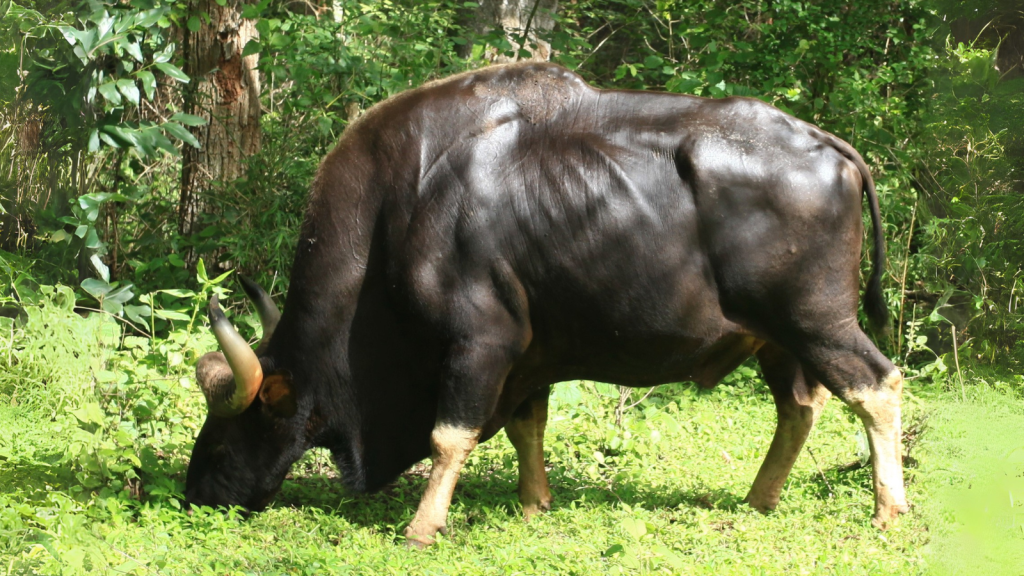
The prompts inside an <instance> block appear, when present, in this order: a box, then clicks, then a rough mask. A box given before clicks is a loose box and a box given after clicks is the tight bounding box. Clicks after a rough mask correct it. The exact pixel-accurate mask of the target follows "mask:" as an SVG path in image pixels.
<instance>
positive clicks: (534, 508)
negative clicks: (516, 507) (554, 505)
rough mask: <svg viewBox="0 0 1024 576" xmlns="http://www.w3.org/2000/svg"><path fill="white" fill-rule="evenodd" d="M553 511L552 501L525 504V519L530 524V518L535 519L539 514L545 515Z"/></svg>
mask: <svg viewBox="0 0 1024 576" xmlns="http://www.w3.org/2000/svg"><path fill="white" fill-rule="evenodd" d="M550 510H551V500H545V501H542V502H534V503H531V504H523V517H524V519H525V520H526V521H527V522H529V521H530V518H533V517H534V516H536V515H537V514H543V513H544V512H548V511H550Z"/></svg>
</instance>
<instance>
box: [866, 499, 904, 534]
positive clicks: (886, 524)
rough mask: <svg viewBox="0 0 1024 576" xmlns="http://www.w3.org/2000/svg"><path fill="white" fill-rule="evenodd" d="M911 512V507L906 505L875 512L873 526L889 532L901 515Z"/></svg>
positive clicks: (895, 505)
mask: <svg viewBox="0 0 1024 576" xmlns="http://www.w3.org/2000/svg"><path fill="white" fill-rule="evenodd" d="M909 511H910V506H908V505H906V504H893V505H891V506H886V507H884V508H881V509H879V510H878V511H876V512H875V517H874V518H872V519H871V525H872V526H874V527H875V528H878V529H879V530H888V529H889V528H892V527H893V526H895V525H896V521H897V519H899V516H900V514H906V513H907V512H909Z"/></svg>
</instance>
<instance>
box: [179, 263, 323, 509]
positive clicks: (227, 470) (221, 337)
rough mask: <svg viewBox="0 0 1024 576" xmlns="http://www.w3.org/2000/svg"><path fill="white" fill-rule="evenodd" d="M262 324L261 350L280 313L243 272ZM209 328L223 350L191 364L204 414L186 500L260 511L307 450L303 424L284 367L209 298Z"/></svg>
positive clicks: (193, 502)
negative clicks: (248, 338)
mask: <svg viewBox="0 0 1024 576" xmlns="http://www.w3.org/2000/svg"><path fill="white" fill-rule="evenodd" d="M242 285H243V287H244V288H245V291H246V293H247V294H248V295H249V297H250V298H251V299H252V300H253V302H254V304H255V305H256V308H257V311H258V312H259V315H260V321H261V323H262V324H263V341H262V342H261V343H260V346H259V347H258V349H257V352H262V351H263V350H265V349H266V347H267V346H266V344H267V342H269V340H270V336H271V334H272V333H273V331H274V328H275V327H276V325H277V321H278V320H279V319H280V316H281V314H280V312H278V310H277V308H276V307H275V306H274V304H273V302H272V301H271V299H270V297H269V296H268V295H267V293H266V292H264V291H263V289H262V288H260V287H259V286H257V285H256V284H254V283H252V282H251V281H249V280H248V279H245V278H242ZM209 315H210V327H211V329H212V330H213V333H214V335H215V336H216V337H217V342H218V343H219V344H220V348H221V350H222V351H223V352H210V353H208V354H206V355H204V356H203V357H202V358H200V359H199V362H198V364H197V365H196V380H197V381H198V382H199V386H200V388H201V389H202V391H203V395H205V396H206V403H207V405H208V407H209V414H208V415H207V417H206V422H205V423H204V424H203V428H202V430H200V432H199V436H198V437H197V438H196V444H195V448H194V449H193V450H192V458H191V460H190V462H189V466H188V477H187V479H186V481H185V500H186V504H197V505H207V506H231V505H237V506H242V507H244V508H247V509H249V510H261V509H263V508H264V507H266V505H267V503H268V502H269V501H270V499H271V498H272V497H273V496H274V494H275V493H276V492H277V490H278V488H280V486H281V482H282V481H283V480H284V476H285V474H286V473H287V472H288V468H289V466H290V465H291V463H292V462H294V461H295V460H296V459H297V458H298V457H299V456H301V454H302V452H303V451H304V450H305V448H306V446H305V438H304V434H303V433H304V426H303V424H302V423H301V422H298V417H297V416H296V411H297V404H296V398H295V394H294V390H293V387H292V383H291V379H290V376H289V374H288V372H287V371H285V370H281V369H278V368H276V367H275V366H274V362H273V360H272V359H271V358H270V357H268V356H265V355H264V356H262V357H261V356H258V355H257V352H253V350H252V349H251V348H250V347H249V344H248V343H247V342H246V341H245V340H244V339H243V338H242V337H241V336H240V335H239V334H238V332H236V331H235V329H234V327H233V326H232V325H231V323H230V322H228V320H227V318H225V316H224V313H223V311H221V309H220V306H219V305H218V303H217V297H216V296H214V297H213V298H212V299H211V300H210V306H209Z"/></svg>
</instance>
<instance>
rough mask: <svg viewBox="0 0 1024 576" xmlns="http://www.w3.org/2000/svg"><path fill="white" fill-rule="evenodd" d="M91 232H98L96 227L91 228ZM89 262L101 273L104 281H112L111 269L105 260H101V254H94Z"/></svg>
mask: <svg viewBox="0 0 1024 576" xmlns="http://www.w3.org/2000/svg"><path fill="white" fill-rule="evenodd" d="M89 232H91V233H92V234H95V233H96V231H95V229H90V230H89ZM89 263H90V264H92V269H93V270H95V271H96V273H97V274H99V275H100V278H102V279H103V281H104V282H110V269H109V268H107V265H106V264H104V263H103V260H100V255H99V254H93V255H92V256H90V257H89Z"/></svg>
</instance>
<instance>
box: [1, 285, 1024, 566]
mask: <svg viewBox="0 0 1024 576" xmlns="http://www.w3.org/2000/svg"><path fill="white" fill-rule="evenodd" d="M52 300H53V299H52V298H51V299H50V301H48V302H49V303H43V304H40V305H38V306H37V308H38V309H37V310H33V311H32V314H31V315H30V316H31V319H30V321H29V323H28V324H27V325H25V326H22V327H19V328H17V329H15V330H11V331H9V334H11V335H12V336H11V339H10V341H9V345H8V348H9V349H8V350H0V357H5V358H6V357H9V358H10V360H9V361H6V362H7V363H6V364H5V365H4V366H3V368H4V369H5V370H6V371H7V372H5V375H4V377H2V378H0V382H2V386H3V388H0V574H5V575H6V574H11V575H13V574H36V573H38V574H83V573H90V574H93V573H111V574H114V573H118V574H189V573H203V574H207V573H209V574H306V573H308V574H324V573H337V574H374V575H376V574H541V573H557V574H594V573H600V574H648V573H658V574H873V575H874V574H901V575H902V574H923V573H926V572H928V571H932V572H934V573H939V574H974V573H978V574H980V573H986V574H987V573H998V572H997V571H995V570H996V568H997V567H999V566H1006V565H1007V564H1006V562H1017V564H1016V565H1017V566H1020V565H1021V564H1020V563H1019V561H1020V559H1021V558H1024V556H1022V555H1021V551H1022V550H1024V529H1022V528H1021V527H1020V526H1021V523H1022V522H1024V515H1021V516H1019V517H1018V515H1016V514H1015V511H1016V510H1017V509H1019V508H1020V506H1021V503H1022V502H1024V485H1021V482H1022V480H1021V476H1020V474H1021V471H1022V470H1024V449H1022V443H1024V442H1022V440H1024V435H1022V434H1020V432H1021V431H1022V430H1024V413H1022V411H1021V410H1020V409H1019V408H1017V407H1016V406H1017V405H1019V401H1018V400H1017V399H1016V398H1015V397H1013V396H1010V395H1007V394H1004V393H1000V392H995V391H992V390H991V387H990V386H986V385H983V384H981V383H979V382H975V381H972V382H971V383H970V384H969V389H970V390H971V394H970V395H969V398H968V399H967V401H966V402H962V401H960V400H959V399H957V397H956V396H953V395H950V394H949V393H945V392H941V391H938V390H936V389H932V388H927V389H921V388H917V387H915V385H914V384H913V383H911V384H910V385H908V390H907V395H906V400H905V418H904V422H905V429H906V430H905V431H906V433H907V445H908V449H909V451H910V458H908V460H907V478H908V483H909V484H908V488H909V497H910V499H911V502H912V503H913V504H914V505H915V506H914V509H913V510H912V511H911V513H910V514H908V515H907V516H905V517H904V518H903V520H902V521H901V522H900V523H899V524H898V525H897V526H896V527H895V528H893V529H891V530H889V531H887V532H879V531H878V530H875V529H874V528H872V527H871V525H870V522H869V521H870V516H871V513H872V502H873V496H872V493H871V474H870V468H869V467H865V466H863V465H862V460H863V458H862V456H863V454H862V452H863V446H862V439H861V438H862V434H861V430H862V427H861V425H860V423H859V422H858V421H856V420H855V418H854V417H853V416H852V414H851V413H850V411H849V410H847V409H846V408H845V407H844V406H842V405H841V403H839V402H837V401H832V402H830V403H829V405H828V406H827V407H826V409H825V412H824V414H823V415H822V417H821V420H820V423H819V424H818V426H817V427H816V428H815V429H814V431H813V432H812V434H811V437H810V439H809V441H808V444H807V446H808V448H809V450H805V451H804V453H803V454H802V455H801V457H800V459H799V460H798V462H797V465H796V468H795V469H794V471H793V474H792V476H791V477H790V480H789V482H788V483H787V484H786V488H785V492H784V494H783V499H782V503H781V504H780V506H779V508H778V510H776V511H775V512H773V513H771V514H767V515H763V514H760V513H758V512H755V511H753V510H751V509H750V508H749V507H747V506H746V505H744V504H743V503H742V498H743V497H744V496H745V495H746V491H747V489H748V488H749V485H750V483H751V482H752V481H753V478H754V475H755V473H756V471H757V468H758V466H759V465H760V462H761V459H762V458H763V456H764V453H765V452H766V450H767V448H768V445H769V442H770V439H771V435H772V432H773V430H774V422H775V412H774V407H773V405H772V402H771V398H770V395H769V394H768V391H767V388H766V387H765V386H764V385H763V383H761V382H760V380H759V378H758V377H757V375H756V372H755V371H754V370H753V369H751V368H749V367H742V368H741V369H740V370H739V371H737V372H736V373H735V374H734V375H733V376H731V377H730V378H728V379H727V381H726V382H725V383H724V384H723V385H722V386H720V387H718V388H716V389H715V390H712V391H702V390H699V389H698V388H696V387H694V386H690V385H667V386H663V387H660V388H658V389H656V390H655V391H654V392H653V393H652V394H650V395H649V396H647V397H646V398H645V399H643V400H642V401H639V402H638V403H637V404H636V405H635V406H633V407H632V408H631V409H629V410H627V411H626V412H625V414H624V417H623V419H622V425H621V426H616V424H615V415H614V413H615V407H616V404H617V400H618V389H617V388H615V387H611V386H607V385H603V384H595V383H590V382H569V383H564V384H561V385H558V386H557V387H556V389H555V394H554V396H553V402H552V410H551V421H550V423H549V427H548V434H547V437H546V451H547V462H548V464H549V468H550V471H549V474H550V478H551V482H552V489H553V493H554V497H555V503H554V507H553V509H552V511H551V512H550V513H548V514H546V515H542V516H540V517H537V518H535V519H533V520H531V521H530V522H529V523H527V522H524V521H523V518H522V514H521V510H520V508H519V504H518V501H517V497H516V494H515V487H516V474H517V472H516V466H515V453H514V450H513V449H512V447H511V445H510V444H509V442H508V440H507V439H506V438H505V436H504V434H503V433H502V434H499V435H498V436H497V437H495V438H494V439H493V440H491V441H489V442H487V443H486V444H484V445H482V446H481V447H480V448H478V449H477V450H476V451H474V453H473V455H472V456H471V458H470V460H469V462H468V464H467V466H466V469H465V471H464V473H463V475H462V479H461V481H460V483H459V486H458V489H457V490H456V493H455V497H454V499H453V502H452V508H451V514H450V517H449V524H448V525H449V530H448V533H447V535H446V536H443V537H441V539H440V541H439V542H438V544H437V545H436V546H434V547H432V548H430V549H428V550H424V551H410V550H407V549H406V548H405V547H404V546H403V545H402V538H401V537H400V534H401V533H402V529H403V528H404V527H405V525H406V523H408V522H409V520H410V519H411V518H412V516H413V513H414V511H415V508H416V505H417V503H418V501H419V498H420V495H421V494H422V492H423V489H424V487H425V483H426V479H425V474H424V473H425V471H426V470H427V467H426V464H420V465H418V466H417V467H414V469H413V470H410V471H409V472H408V473H406V474H404V475H403V476H402V477H400V478H399V479H398V480H397V481H396V482H394V483H393V484H392V485H391V486H389V487H388V488H387V489H385V490H384V491H382V492H380V493H378V494H371V495H353V494H348V493H346V492H345V491H344V490H343V489H342V487H341V484H340V483H339V482H338V479H337V470H336V468H335V467H334V465H333V464H332V463H331V460H330V457H329V455H328V454H326V453H325V452H323V451H313V452H310V453H309V454H308V455H307V456H306V457H304V458H303V459H302V460H301V461H300V462H298V463H297V464H296V465H295V467H294V468H293V470H292V473H291V474H290V476H289V478H288V480H286V482H285V484H284V487H283V489H282V491H281V493H280V494H279V495H278V497H277V498H276V500H275V501H274V503H273V504H272V505H271V506H270V508H269V509H268V510H267V511H265V512H263V513H260V514H255V515H252V516H251V517H249V518H247V519H246V518H243V517H242V516H241V515H240V514H237V513H235V512H224V511H216V510H210V509H198V510H195V511H194V512H193V514H191V515H189V514H187V513H186V511H185V510H182V509H181V505H180V501H179V499H178V498H179V497H180V494H181V492H182V490H183V486H184V471H185V468H186V466H187V457H188V454H189V451H190V450H191V444H192V442H193V440H194V436H195V433H196V431H197V429H198V427H199V426H200V425H201V423H202V418H203V416H204V413H203V402H202V398H201V395H200V394H199V392H198V390H196V389H195V384H194V381H193V380H192V377H191V375H190V374H189V373H190V371H191V370H192V366H193V365H194V361H195V358H196V356H197V355H198V354H201V353H202V352H204V351H206V350H208V349H211V348H213V346H214V345H213V343H212V340H211V339H210V338H209V337H208V336H206V335H205V334H200V333H196V334H189V333H187V332H176V333H172V334H171V336H170V337H169V338H167V339H166V340H145V339H141V338H135V339H133V338H131V337H126V336H125V335H124V334H123V333H122V332H121V331H120V329H119V328H118V325H117V324H115V323H114V322H113V321H110V320H106V321H105V320H103V319H102V318H95V317H94V318H91V319H83V318H80V317H78V316H75V315H70V316H68V315H64V314H63V313H61V312H59V310H60V307H59V306H57V304H55V303H54V302H53V301H52ZM48 306H49V307H50V308H49V309H48V310H49V312H48V313H51V314H55V315H56V316H52V317H51V316H46V315H45V314H43V312H44V311H45V310H44V309H47V307H48ZM54 306H57V308H56V310H58V311H54V309H53V307H54ZM43 318H48V319H49V320H47V322H49V323H48V324H47V325H46V326H47V328H46V330H47V332H46V334H47V336H45V338H47V339H50V341H53V339H54V338H56V339H57V340H58V341H60V342H64V343H65V346H64V348H61V349H57V348H53V349H52V350H50V349H45V350H44V348H45V346H43V344H41V343H40V339H41V338H44V336H41V334H43V331H42V330H43V328H42V327H41V326H39V325H37V323H38V322H41V321H43V320H41V319H43ZM12 326H13V325H12ZM86 328H88V331H85V332H82V330H86ZM61 331H64V332H63V333H61ZM57 333H61V334H63V335H60V334H57ZM68 334H72V335H74V337H71V336H68ZM62 338H63V339H62ZM51 348H52V347H51ZM40 350H44V351H43V352H39V351H40ZM47 350H48V351H47ZM42 375H45V376H46V377H45V378H43V376H42ZM634 395H635V400H640V397H641V393H640V392H634ZM957 395H959V391H958V393H957ZM1011 493H1012V498H1014V500H1013V501H1012V505H1011V503H1010V497H1011V496H1010V495H1011ZM975 552H977V554H975V555H973V556H972V554H974V553H975ZM994 567H996V568H994ZM1006 573H1013V572H1012V571H1009V572H1006Z"/></svg>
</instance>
